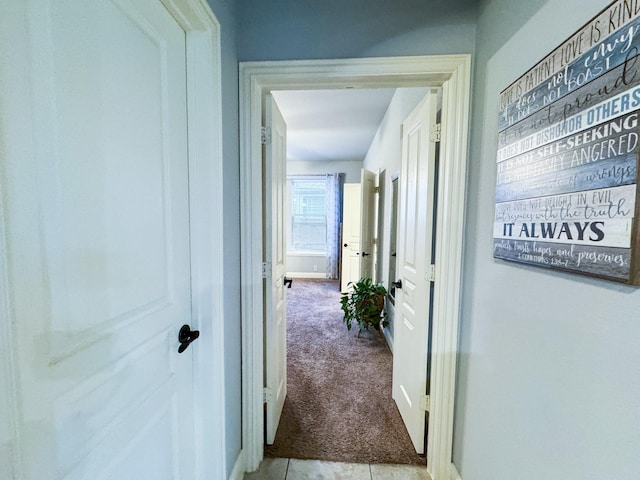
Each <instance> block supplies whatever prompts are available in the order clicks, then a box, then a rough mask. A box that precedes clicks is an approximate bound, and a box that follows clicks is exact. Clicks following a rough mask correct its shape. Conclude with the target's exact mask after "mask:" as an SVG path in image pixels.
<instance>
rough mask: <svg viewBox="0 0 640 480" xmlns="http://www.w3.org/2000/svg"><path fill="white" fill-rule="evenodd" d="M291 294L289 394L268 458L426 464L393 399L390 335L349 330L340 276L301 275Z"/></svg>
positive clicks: (289, 296) (288, 337)
mask: <svg viewBox="0 0 640 480" xmlns="http://www.w3.org/2000/svg"><path fill="white" fill-rule="evenodd" d="M287 295H288V301H287V321H288V326H287V341H288V355H287V378H288V384H287V390H288V393H287V400H286V402H285V406H284V411H283V413H282V419H281V420H280V426H279V428H278V432H277V434H276V440H275V443H274V445H272V446H268V447H267V449H266V455H267V456H269V457H286V458H300V459H316V460H328V461H340V462H356V463H398V464H413V465H424V464H425V463H426V459H425V457H421V456H419V455H417V454H416V453H415V450H414V449H413V446H412V444H411V441H410V439H409V435H408V434H407V431H406V429H405V427H404V425H403V423H402V420H401V418H400V413H399V412H398V409H397V407H396V404H395V402H394V401H393V399H392V398H391V372H392V356H391V352H390V351H389V348H388V346H387V343H386V341H385V339H384V337H383V336H382V335H381V334H380V333H379V332H377V331H375V330H372V331H371V332H365V333H362V334H361V335H360V337H359V338H358V337H357V329H355V330H352V331H351V332H348V331H347V329H346V327H345V325H344V322H343V321H342V310H340V292H339V290H338V283H337V282H336V281H330V280H299V279H295V280H294V282H293V288H292V289H290V290H287Z"/></svg>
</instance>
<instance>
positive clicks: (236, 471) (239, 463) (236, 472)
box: [229, 450, 245, 480]
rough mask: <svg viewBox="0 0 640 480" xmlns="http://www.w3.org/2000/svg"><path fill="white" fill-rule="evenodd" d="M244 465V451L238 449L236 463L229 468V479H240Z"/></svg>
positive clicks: (242, 476) (243, 471) (242, 475)
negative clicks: (231, 468)
mask: <svg viewBox="0 0 640 480" xmlns="http://www.w3.org/2000/svg"><path fill="white" fill-rule="evenodd" d="M244 473H245V465H244V451H243V450H240V453H239V454H238V458H237V459H236V463H235V465H234V466H233V470H231V474H230V475H229V480H242V479H243V478H244Z"/></svg>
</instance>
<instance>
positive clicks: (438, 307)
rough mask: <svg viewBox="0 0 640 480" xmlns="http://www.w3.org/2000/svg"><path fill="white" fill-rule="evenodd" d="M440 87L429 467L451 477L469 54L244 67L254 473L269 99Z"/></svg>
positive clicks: (243, 176)
mask: <svg viewBox="0 0 640 480" xmlns="http://www.w3.org/2000/svg"><path fill="white" fill-rule="evenodd" d="M416 86H420V87H424V86H434V87H442V91H443V99H442V102H443V103H442V119H441V123H442V140H441V149H440V155H441V157H440V158H441V171H440V177H439V181H440V183H439V191H438V214H437V215H438V223H437V231H436V265H437V268H436V281H435V285H434V324H433V337H432V338H433V340H432V362H433V363H432V372H431V378H432V380H431V382H432V383H431V392H432V395H431V408H430V410H431V413H430V422H429V432H428V440H427V468H428V470H429V473H430V475H431V477H432V478H434V479H443V478H448V475H449V471H450V467H451V455H452V445H453V414H454V398H455V379H456V361H457V351H458V328H459V317H460V291H461V285H462V270H461V266H462V251H463V250H462V248H463V234H464V214H465V189H466V169H467V156H468V134H469V105H470V87H471V56H470V55H467V54H464V55H438V56H417V57H384V58H360V59H340V60H297V61H276V62H241V63H240V195H241V199H240V209H241V210H240V212H241V223H240V225H241V247H240V248H241V278H242V332H243V333H242V352H243V353H242V391H243V400H242V412H243V431H242V438H243V452H244V455H245V461H246V468H247V470H248V471H253V470H256V469H257V468H258V466H259V464H260V462H261V461H262V458H263V456H264V444H263V439H264V419H263V405H262V398H263V397H262V395H263V368H264V364H263V343H262V342H263V298H262V228H263V224H262V195H256V192H261V191H262V145H261V143H260V128H261V126H262V119H263V115H262V113H263V99H264V96H265V94H267V93H269V92H271V91H274V90H299V89H305V90H313V89H327V88H347V87H349V88H377V87H385V88H389V87H391V88H394V87H395V88H399V87H416Z"/></svg>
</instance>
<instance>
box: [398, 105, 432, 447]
mask: <svg viewBox="0 0 640 480" xmlns="http://www.w3.org/2000/svg"><path fill="white" fill-rule="evenodd" d="M436 100H437V97H436V94H435V93H429V94H428V95H427V96H426V97H425V98H424V99H423V100H422V101H421V102H420V104H419V105H418V106H417V107H416V108H415V110H414V111H413V112H412V113H411V114H410V115H409V116H408V117H407V119H406V120H405V122H404V123H403V124H402V131H403V135H402V161H401V173H400V198H399V210H398V213H399V217H398V244H397V260H398V264H397V272H398V276H399V279H400V280H401V281H402V288H397V289H396V316H395V320H394V349H393V351H394V356H393V382H392V383H393V398H394V400H395V401H396V403H397V405H398V409H399V410H400V414H401V416H402V419H403V421H404V423H405V425H406V427H407V430H408V432H409V436H410V437H411V441H412V442H413V445H414V447H415V449H416V452H418V453H420V454H422V453H424V447H425V444H424V443H425V442H424V439H425V411H424V410H423V409H422V405H421V403H422V399H423V398H424V396H425V395H426V392H427V362H428V346H429V305H430V296H431V288H430V281H429V278H428V271H429V265H430V262H431V251H432V247H433V245H432V229H433V218H434V189H435V143H434V142H431V141H430V139H429V133H430V127H431V125H434V124H435V120H436V107H437V105H436Z"/></svg>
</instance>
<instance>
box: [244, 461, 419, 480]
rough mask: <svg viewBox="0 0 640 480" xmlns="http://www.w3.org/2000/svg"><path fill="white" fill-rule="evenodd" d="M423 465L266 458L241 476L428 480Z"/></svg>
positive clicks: (288, 479) (300, 479)
mask: <svg viewBox="0 0 640 480" xmlns="http://www.w3.org/2000/svg"><path fill="white" fill-rule="evenodd" d="M429 478H430V477H429V475H428V474H427V468H426V467H416V466H414V465H375V464H371V465H369V464H366V463H364V464H363V463H337V462H321V461H319V460H296V459H293V458H292V459H288V458H265V459H264V461H263V462H262V464H261V465H260V469H259V470H258V471H257V472H254V473H247V474H246V475H245V476H244V480H428V479H429Z"/></svg>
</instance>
